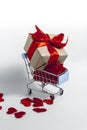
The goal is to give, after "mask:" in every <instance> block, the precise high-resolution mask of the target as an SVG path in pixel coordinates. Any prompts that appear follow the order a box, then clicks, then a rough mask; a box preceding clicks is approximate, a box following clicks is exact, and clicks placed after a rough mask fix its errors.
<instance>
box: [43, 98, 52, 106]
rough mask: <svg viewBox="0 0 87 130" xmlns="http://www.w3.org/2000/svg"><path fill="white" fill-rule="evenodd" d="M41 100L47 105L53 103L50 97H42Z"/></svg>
mask: <svg viewBox="0 0 87 130" xmlns="http://www.w3.org/2000/svg"><path fill="white" fill-rule="evenodd" d="M43 102H45V103H47V104H48V105H51V104H53V100H51V99H44V100H43Z"/></svg>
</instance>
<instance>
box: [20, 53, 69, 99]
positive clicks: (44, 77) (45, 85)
mask: <svg viewBox="0 0 87 130" xmlns="http://www.w3.org/2000/svg"><path fill="white" fill-rule="evenodd" d="M22 58H23V59H24V62H25V66H26V71H27V75H28V79H29V83H28V84H27V92H28V94H29V95H30V94H31V93H32V90H36V91H40V92H44V93H48V94H50V98H51V99H52V100H53V99H54V98H55V95H56V94H59V95H63V92H64V90H63V89H62V88H60V87H59V84H61V82H65V81H66V80H67V79H68V71H67V70H66V71H65V72H64V73H62V74H59V75H55V74H53V73H50V72H47V71H44V70H38V69H37V70H34V68H33V67H32V65H31V63H30V61H29V59H28V57H27V55H26V54H25V53H23V54H22ZM61 76H62V80H61ZM58 80H59V81H58ZM34 82H37V83H38V82H39V83H40V84H39V85H40V88H41V89H40V90H38V89H36V87H34V88H33V87H32V84H33V83H34Z"/></svg>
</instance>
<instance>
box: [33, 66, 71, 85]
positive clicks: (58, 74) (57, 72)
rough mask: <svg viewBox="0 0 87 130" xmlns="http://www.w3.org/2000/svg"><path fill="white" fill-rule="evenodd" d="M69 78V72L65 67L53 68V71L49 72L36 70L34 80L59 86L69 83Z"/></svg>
mask: <svg viewBox="0 0 87 130" xmlns="http://www.w3.org/2000/svg"><path fill="white" fill-rule="evenodd" d="M52 70H54V71H52ZM68 77H69V72H68V70H67V69H66V68H65V67H63V65H59V66H58V67H57V66H56V67H53V68H52V69H51V68H50V69H49V71H45V70H35V71H34V75H33V78H34V80H36V81H40V82H44V83H52V84H59V85H60V84H62V83H64V82H65V81H67V80H68Z"/></svg>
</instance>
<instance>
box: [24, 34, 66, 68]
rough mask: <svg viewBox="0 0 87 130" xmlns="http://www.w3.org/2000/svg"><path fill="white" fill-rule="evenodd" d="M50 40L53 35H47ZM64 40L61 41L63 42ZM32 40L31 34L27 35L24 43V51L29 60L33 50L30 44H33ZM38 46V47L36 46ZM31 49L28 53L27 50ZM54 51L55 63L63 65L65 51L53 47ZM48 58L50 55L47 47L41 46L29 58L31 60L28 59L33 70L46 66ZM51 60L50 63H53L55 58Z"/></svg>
mask: <svg viewBox="0 0 87 130" xmlns="http://www.w3.org/2000/svg"><path fill="white" fill-rule="evenodd" d="M49 36H50V38H52V37H53V36H54V35H49ZM65 40H66V38H65V39H64V40H63V41H64V42H66V41H65ZM33 41H34V39H33V37H32V35H31V34H29V36H28V38H27V41H26V43H25V46H24V50H25V52H26V54H27V56H28V58H29V56H30V55H31V51H32V50H33V46H32V48H31V44H32V43H33ZM37 46H38V45H37ZM52 47H53V46H52ZM30 48H31V51H30V52H28V51H29V49H30ZM53 48H54V49H55V50H56V51H57V56H58V58H57V61H56V62H58V63H59V64H61V63H63V62H64V61H65V59H66V57H67V56H68V55H67V53H66V51H65V50H64V49H63V48H60V49H58V48H55V47H53ZM55 56H56V54H54V57H55ZM49 58H50V53H49V51H48V48H47V46H41V47H37V48H36V49H35V51H34V53H33V55H32V57H31V59H30V58H29V60H30V62H31V64H32V66H33V68H34V69H44V68H45V67H46V66H47V64H48V61H49ZM51 59H52V62H55V61H54V59H55V58H51Z"/></svg>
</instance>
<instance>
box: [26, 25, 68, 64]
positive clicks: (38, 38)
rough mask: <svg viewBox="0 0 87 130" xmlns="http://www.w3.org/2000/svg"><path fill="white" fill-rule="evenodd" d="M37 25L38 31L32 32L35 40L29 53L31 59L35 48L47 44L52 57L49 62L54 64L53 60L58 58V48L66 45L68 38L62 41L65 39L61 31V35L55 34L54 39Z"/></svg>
mask: <svg viewBox="0 0 87 130" xmlns="http://www.w3.org/2000/svg"><path fill="white" fill-rule="evenodd" d="M35 27H36V30H37V31H36V32H35V33H33V34H31V35H32V37H33V42H32V44H31V45H30V47H29V49H28V52H27V55H28V58H29V59H30V60H31V58H32V56H33V54H34V52H35V50H36V49H37V48H38V47H42V46H47V49H48V51H49V53H50V58H49V61H48V64H49V65H50V64H52V63H53V62H56V61H57V60H58V56H59V55H58V52H57V51H56V49H55V48H54V47H56V48H63V47H64V46H66V44H67V42H68V39H67V40H66V43H62V41H63V39H64V34H63V33H61V34H59V35H56V36H54V37H53V38H52V39H51V38H50V36H49V35H48V34H45V33H44V32H42V31H41V30H40V29H39V28H38V27H37V26H35Z"/></svg>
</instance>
